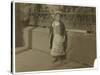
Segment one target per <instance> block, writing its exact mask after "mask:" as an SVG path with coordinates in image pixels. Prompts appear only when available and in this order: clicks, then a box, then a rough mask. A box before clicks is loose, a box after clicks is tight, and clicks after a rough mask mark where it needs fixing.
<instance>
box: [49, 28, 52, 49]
mask: <svg viewBox="0 0 100 75" xmlns="http://www.w3.org/2000/svg"><path fill="white" fill-rule="evenodd" d="M49 34H50V38H49V47H50V49H52V42H53V28H52V27H50V33H49Z"/></svg>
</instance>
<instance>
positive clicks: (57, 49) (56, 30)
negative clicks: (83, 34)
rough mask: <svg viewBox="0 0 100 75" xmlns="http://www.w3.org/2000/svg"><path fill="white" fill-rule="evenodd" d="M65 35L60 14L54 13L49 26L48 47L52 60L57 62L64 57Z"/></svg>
mask: <svg viewBox="0 0 100 75" xmlns="http://www.w3.org/2000/svg"><path fill="white" fill-rule="evenodd" d="M66 47H67V36H66V30H65V26H64V24H63V22H62V21H61V14H60V13H56V14H55V16H54V21H53V23H52V26H51V28H50V49H51V55H52V57H53V62H54V63H55V62H59V63H60V64H62V61H63V60H65V59H66Z"/></svg>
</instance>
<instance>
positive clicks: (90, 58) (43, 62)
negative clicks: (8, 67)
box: [15, 2, 97, 72]
mask: <svg viewBox="0 0 100 75" xmlns="http://www.w3.org/2000/svg"><path fill="white" fill-rule="evenodd" d="M95 59H97V56H96V7H90V6H73V5H53V4H36V3H18V2H16V3H15V72H30V71H32V72H33V71H47V70H62V69H66V70H67V69H80V68H82V69H84V68H93V67H94V61H95Z"/></svg>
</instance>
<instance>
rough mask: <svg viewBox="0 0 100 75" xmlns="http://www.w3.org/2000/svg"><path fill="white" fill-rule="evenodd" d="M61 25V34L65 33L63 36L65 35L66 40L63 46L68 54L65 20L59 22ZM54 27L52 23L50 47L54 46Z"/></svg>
mask: <svg viewBox="0 0 100 75" xmlns="http://www.w3.org/2000/svg"><path fill="white" fill-rule="evenodd" d="M59 23H60V24H61V25H60V35H63V36H65V41H64V45H63V47H64V52H65V54H66V48H67V33H66V29H65V26H64V24H63V22H61V21H60V22H59ZM53 29H54V28H53V26H52V25H51V27H50V40H49V42H50V49H52V47H53V39H54V33H53V32H54V30H53Z"/></svg>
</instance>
